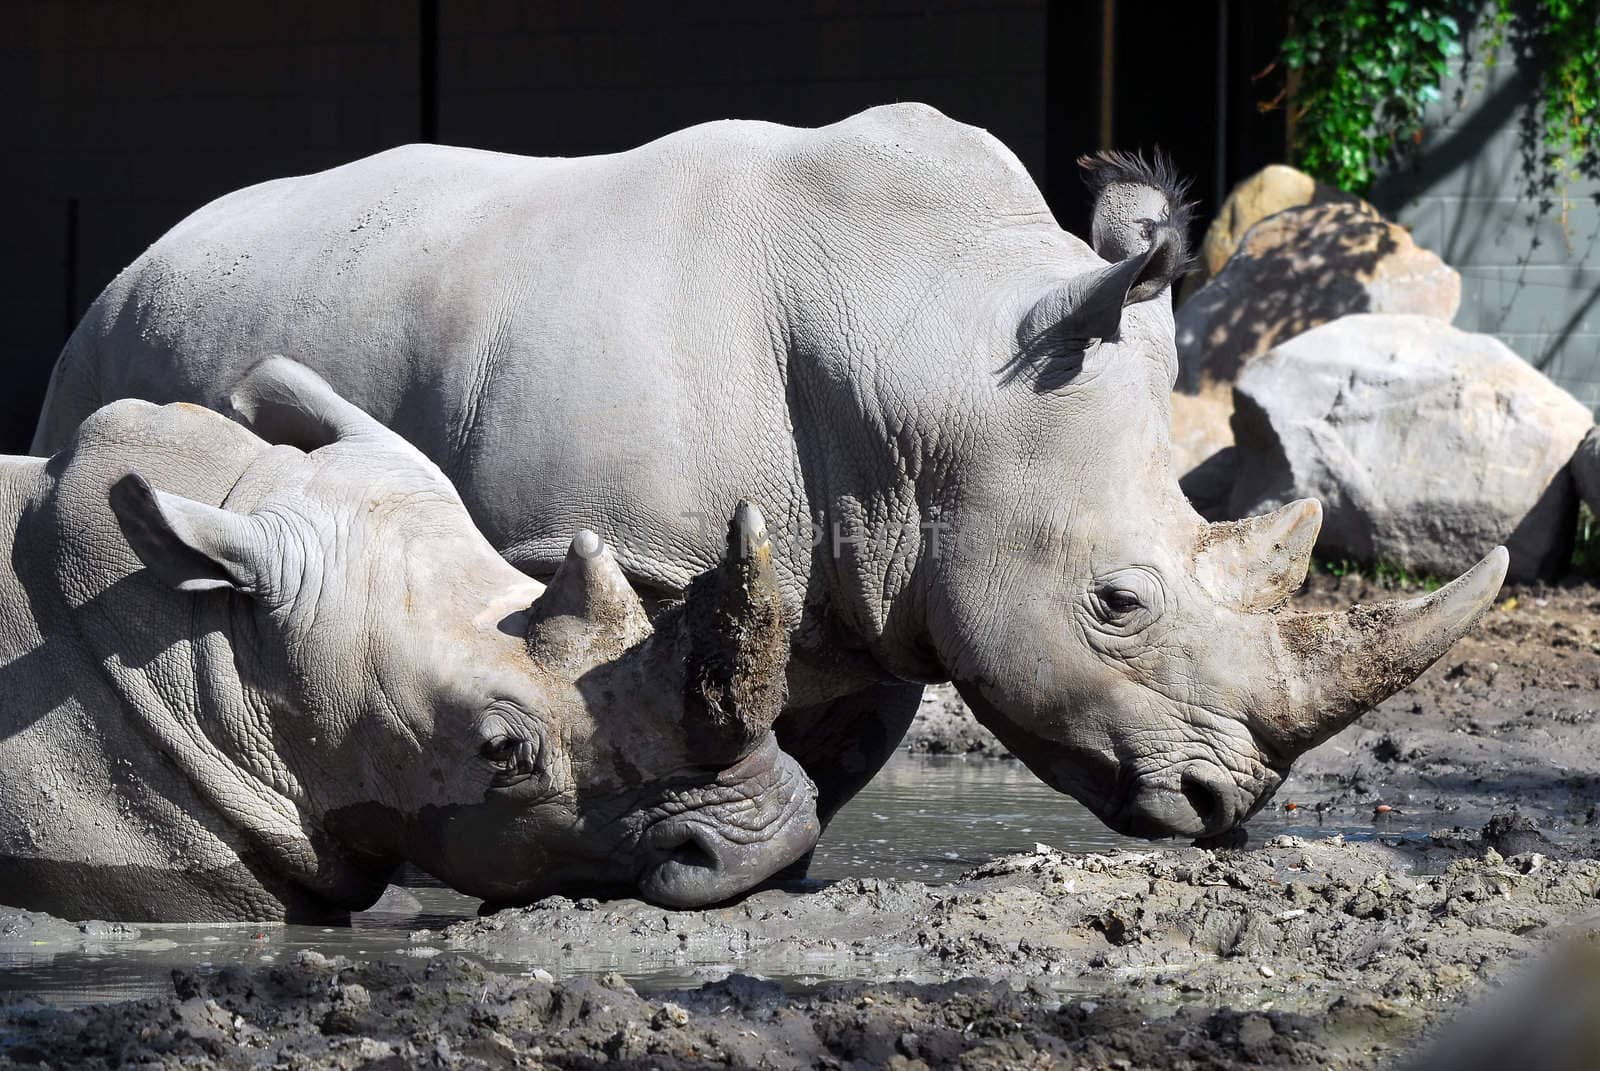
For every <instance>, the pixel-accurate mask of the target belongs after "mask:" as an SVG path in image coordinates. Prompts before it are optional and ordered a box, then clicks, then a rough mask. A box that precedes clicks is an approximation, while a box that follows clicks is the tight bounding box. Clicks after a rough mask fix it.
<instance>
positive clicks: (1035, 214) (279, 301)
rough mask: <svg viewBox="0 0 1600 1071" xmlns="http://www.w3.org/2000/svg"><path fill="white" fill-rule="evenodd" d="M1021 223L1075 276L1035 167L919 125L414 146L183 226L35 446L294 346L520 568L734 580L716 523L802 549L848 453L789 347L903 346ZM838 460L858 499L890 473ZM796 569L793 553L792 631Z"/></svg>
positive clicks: (200, 397)
mask: <svg viewBox="0 0 1600 1071" xmlns="http://www.w3.org/2000/svg"><path fill="white" fill-rule="evenodd" d="M1023 223H1029V224H1036V225H1037V226H1038V227H1039V228H1041V230H1040V234H1041V235H1043V236H1045V237H1046V238H1047V239H1048V240H1047V241H1046V243H1045V245H1040V244H1039V243H1037V242H1035V243H1034V247H1035V248H1039V249H1041V250H1043V251H1044V253H1046V254H1048V255H1052V256H1053V255H1055V254H1053V253H1050V248H1051V247H1052V246H1053V244H1055V243H1056V242H1057V238H1058V237H1064V236H1061V234H1060V232H1059V230H1057V229H1056V228H1055V226H1054V223H1053V221H1052V220H1051V219H1050V216H1049V213H1048V211H1047V210H1046V209H1045V208H1044V205H1043V202H1042V200H1041V199H1040V198H1039V195H1038V192H1037V189H1036V188H1035V187H1034V186H1033V184H1032V182H1031V181H1030V180H1029V179H1028V176H1027V174H1026V172H1025V171H1024V170H1023V169H1022V168H1021V166H1020V164H1018V163H1017V161H1016V158H1015V157H1014V156H1013V155H1012V154H1011V153H1010V152H1009V151H1007V150H1005V149H1004V147H1003V146H1000V145H999V143H998V142H996V141H994V139H993V138H990V137H989V136H988V135H987V134H985V133H983V132H982V131H979V130H976V129H974V128H972V127H968V126H965V125H963V124H960V123H955V122H952V121H951V120H948V119H946V118H945V117H943V116H941V115H939V114H938V113H937V112H935V111H933V110H932V109H929V108H925V107H922V106H917V105H897V106H891V107H885V108H879V109H873V110H872V111H869V112H865V113H862V114H861V115H858V116H855V117H852V118H850V119H848V120H845V121H843V122H841V123H837V124H834V125H833V126H831V127H823V128H820V129H816V130H803V129H794V128H788V127H781V126H776V125H772V124H767V123H754V122H720V123H711V124H706V125H704V126H700V127H694V128H691V129H689V130H686V131H682V132H679V133H677V134H673V135H669V136H668V137H665V138H662V139H660V140H659V141H656V142H652V143H650V144H649V145H645V146H643V147H641V148H638V149H635V150H632V151H630V152H627V153H621V154H617V155H613V156H599V157H587V158H580V159H571V160H558V159H536V158H528V157H518V156H508V155H502V154H497V153H489V152H480V151H475V150H467V149H455V148H445V147H438V146H425V145H415V146H407V147H403V148H399V149H394V150H391V151H389V152H385V153H381V154H379V155H377V156H373V157H370V158H367V159H364V160H359V161H356V162H354V163H352V164H349V165H346V166H344V167H339V168H335V169H333V170H330V171H325V172H321V173H318V174H313V175H307V176H303V177H298V178H289V179H282V180H277V181H273V182H268V183H264V184H262V185H259V186H255V187H251V188H249V189H245V190H241V191H239V192H237V193H234V194H231V195H228V196H226V197H223V198H221V199H220V200H218V201H216V202H213V203H212V204H210V205H207V206H206V207H204V208H202V209H200V210H199V211H197V212H196V213H194V214H193V215H192V216H190V217H189V218H188V219H186V220H184V221H183V222H181V223H180V224H178V225H177V226H176V227H175V228H173V230H172V231H171V232H169V233H168V234H167V235H166V236H165V237H163V238H162V239H161V240H160V241H158V242H157V243H156V244H155V245H154V246H153V247H152V248H151V249H150V250H149V251H148V252H147V253H146V254H145V255H144V256H142V257H141V258H140V259H139V260H138V261H136V262H135V263H134V264H133V265H131V266H130V267H129V268H128V269H127V270H126V271H125V272H124V273H123V274H122V275H121V276H119V277H118V278H117V280H116V281H114V282H113V283H112V285H111V286H110V287H109V288H108V289H107V290H106V292H105V293H104V294H103V295H102V296H101V297H100V299H99V300H98V301H97V302H96V303H95V305H94V307H93V308H92V309H91V311H90V313H89V314H88V316H87V317H86V318H85V320H84V322H83V323H82V324H81V325H80V327H79V329H78V331H77V332H76V333H75V335H74V336H73V338H72V340H71V341H70V342H69V344H68V346H67V349H66V351H65V353H64V354H63V356H62V359H61V361H60V363H59V365H58V369H57V373H56V377H55V379H54V381H53V383H52V387H51V396H50V398H49V399H48V400H47V403H46V412H45V416H44V420H43V423H42V424H41V427H40V431H39V435H38V438H37V439H36V441H35V450H36V452H37V451H42V450H49V449H51V448H52V447H53V446H55V445H57V444H58V443H59V441H60V439H61V437H62V435H63V434H64V433H65V432H66V431H67V430H69V429H70V427H71V426H72V425H73V424H74V423H75V422H76V421H77V420H78V419H81V417H82V416H83V415H84V413H85V412H87V411H88V410H89V409H90V408H92V406H93V405H94V404H97V403H99V402H101V401H104V400H106V399H109V398H114V397H120V396H135V397H145V398H150V399H152V400H157V401H165V400H173V399H180V398H181V399H187V400H192V401H198V402H201V403H203V404H210V405H215V404H217V403H219V402H220V401H221V395H222V394H223V392H225V390H226V389H227V385H228V384H229V383H231V382H232V381H233V380H234V379H235V378H237V375H238V373H240V372H242V371H243V370H244V369H245V368H246V367H248V365H250V364H251V363H252V362H254V361H255V360H257V359H259V358H260V357H261V356H263V355H265V354H268V353H273V352H281V353H285V354H288V355H289V356H293V357H296V358H298V359H300V360H302V361H304V362H305V363H307V364H309V365H311V366H312V367H314V368H315V369H317V370H318V371H319V372H321V373H322V374H323V375H324V377H326V378H327V379H328V380H329V381H330V382H331V383H332V384H333V386H334V387H335V388H336V389H337V390H339V391H340V392H341V393H343V394H345V395H346V396H347V397H349V398H351V399H352V400H353V401H355V402H357V403H358V404H360V405H361V406H362V407H363V408H365V409H367V410H368V411H369V412H371V413H373V415H375V416H377V417H378V418H379V419H380V420H383V421H385V422H386V423H388V424H390V425H391V426H392V427H394V428H395V429H396V430H397V431H399V432H400V433H401V434H403V435H405V436H406V437H407V438H408V439H410V440H411V441H412V442H414V443H416V444H417V445H418V446H419V447H421V448H422V449H423V450H424V451H425V452H426V453H427V454H429V456H431V457H432V458H433V459H434V460H435V461H437V462H438V463H439V464H440V465H441V466H442V467H443V468H444V469H445V471H446V472H447V473H448V474H449V475H450V476H451V477H452V478H453V479H454V480H455V481H456V483H457V485H458V486H459V488H460V490H461V493H462V497H463V499H464V500H465V501H466V503H467V505H468V507H469V509H471V511H472V512H473V515H474V519H475V520H476V521H477V522H478V524H479V525H480V526H481V527H482V528H483V529H484V531H485V534H486V535H487V536H488V537H489V538H490V540H491V542H493V543H494V545H495V546H496V547H497V548H498V549H500V550H501V551H502V552H503V553H505V554H506V555H507V557H509V558H510V559H511V560H512V561H513V562H514V563H516V564H517V565H519V566H520V567H522V568H524V569H526V570H528V571H530V572H533V573H535V574H539V573H543V572H547V571H549V570H553V568H554V567H555V565H556V564H557V563H558V562H559V559H560V557H561V554H562V553H563V551H564V549H565V546H566V542H567V540H569V539H570V538H571V534H572V532H573V530H575V529H576V528H578V527H581V526H590V527H600V528H602V529H604V530H605V531H606V534H607V535H609V536H612V537H614V538H618V537H620V539H619V541H620V542H621V543H622V546H621V547H620V548H619V550H620V557H621V560H622V561H623V564H624V565H625V566H626V567H627V568H628V570H629V572H630V574H632V575H633V576H634V578H635V579H637V580H643V581H646V582H655V583H657V584H658V585H659V586H660V587H661V588H663V589H666V590H669V591H677V590H681V589H682V588H683V587H684V586H685V584H686V583H687V581H688V579H689V578H690V577H691V576H693V575H694V574H696V573H697V572H699V571H701V570H703V569H704V568H707V567H709V566H710V565H711V564H712V563H713V562H714V561H715V560H716V556H717V553H718V549H719V547H720V544H721V533H720V531H718V527H719V526H718V525H717V524H716V523H715V522H711V523H708V522H707V520H706V519H705V518H706V517H710V518H718V517H721V516H724V515H726V513H727V512H728V511H729V510H731V509H732V507H733V504H734V503H735V502H736V501H737V500H738V499H739V498H741V497H746V496H748V497H753V498H755V499H756V500H757V501H760V502H761V503H762V504H763V506H764V508H765V509H766V510H767V513H768V519H769V522H770V523H772V524H774V525H776V526H778V527H779V528H780V529H783V530H786V531H795V530H799V529H800V527H801V525H802V524H804V523H805V522H807V521H809V520H810V519H812V517H813V516H814V512H813V510H812V501H811V498H812V496H813V495H814V494H815V486H814V485H815V483H816V481H817V479H818V476H817V470H819V469H820V468H821V467H822V466H820V465H817V464H814V463H813V460H812V459H810V458H808V457H807V456H806V453H807V451H808V449H809V450H811V451H813V452H818V451H825V450H827V449H830V448H832V447H830V446H829V445H828V444H827V443H826V442H824V443H821V444H820V445H819V444H818V443H815V442H813V443H810V444H808V443H807V442H805V441H804V439H805V437H806V436H807V435H813V437H814V438H821V439H830V438H833V439H837V438H839V436H838V435H837V434H836V433H837V432H838V431H839V429H838V428H827V427H824V426H823V425H825V424H826V421H827V420H828V419H830V418H831V419H834V420H840V419H845V418H848V417H849V416H850V414H849V413H848V412H840V411H838V410H840V409H848V408H849V407H848V406H843V407H841V406H839V405H837V404H835V402H836V399H835V398H833V397H831V396H825V395H823V394H822V393H819V392H811V393H809V394H808V392H807V390H806V389H804V388H802V387H801V386H797V384H796V383H795V382H794V376H793V374H792V373H793V371H794V370H793V366H792V360H791V358H792V357H793V354H794V353H795V352H796V351H798V350H800V349H804V348H807V347H809V348H810V349H811V350H813V351H816V350H826V351H828V352H827V353H826V354H825V355H824V360H825V361H839V362H843V361H855V360H861V359H866V358H865V357H864V356H863V355H868V354H870V352H871V351H872V350H873V349H874V348H876V347H881V346H882V345H884V344H885V342H886V341H888V340H893V339H897V338H898V339H903V338H904V337H905V324H904V321H905V320H906V319H907V318H908V317H911V316H914V315H925V312H924V311H922V310H919V309H918V306H926V302H927V298H928V295H930V294H934V293H938V292H940V291H941V288H942V287H943V286H944V285H945V283H944V282H942V281H941V277H942V276H943V275H948V273H949V271H950V270H951V266H952V265H955V264H958V263H959V264H963V265H971V266H972V267H973V269H974V270H978V269H980V268H981V269H983V270H989V267H990V266H985V265H983V264H982V261H983V258H982V257H981V256H979V255H977V253H976V250H978V249H979V248H980V247H981V244H982V236H983V235H984V234H986V233H988V232H990V231H997V232H998V231H1003V232H1004V233H1006V234H1008V235H1014V234H1017V233H1019V227H1020V225H1021V224H1023ZM952 250H959V251H960V252H959V254H958V253H956V252H952ZM1002 260H1003V263H1004V264H1007V265H1009V264H1011V263H1012V262H1013V261H1014V260H1015V258H1014V257H1012V256H1010V254H1009V252H1008V254H1007V256H1006V257H1004V258H1002ZM913 310H917V311H913ZM941 315H942V314H941ZM819 340H820V341H819ZM819 375H821V376H824V377H826V376H832V377H834V378H835V379H836V380H837V379H841V378H843V379H850V378H860V379H861V380H867V379H870V376H861V377H855V376H854V373H852V372H850V371H848V370H846V371H843V372H841V371H840V369H839V367H830V368H827V369H825V370H824V371H823V372H821V373H819ZM829 389H832V388H831V387H830V388H829ZM843 389H844V390H845V391H846V392H848V391H850V390H854V389H856V387H855V386H854V385H853V384H847V385H846V386H845V387H844V388H843ZM806 405H810V406H811V408H812V410H813V411H811V412H802V413H800V414H799V416H800V417H801V418H802V419H800V420H796V419H795V418H794V417H793V416H792V412H793V410H794V409H796V408H797V407H800V408H804V407H805V406H806ZM819 409H820V410H821V411H820V412H817V411H815V410H819ZM797 425H799V426H800V430H799V431H797V430H796V427H797ZM810 425H816V426H817V427H818V428H820V429H821V430H820V431H813V430H811V426H810ZM849 434H852V435H859V434H864V433H863V432H861V431H860V429H859V428H852V429H850V431H849ZM848 449H849V450H852V451H853V456H851V457H849V458H847V459H846V461H847V464H846V465H845V466H844V468H846V469H848V470H850V474H851V476H852V478H856V477H859V479H860V480H862V481H864V482H869V483H870V482H871V481H872V480H874V479H877V478H878V477H877V475H876V473H875V470H874V471H867V470H865V469H860V467H859V463H860V462H863V461H864V460H865V458H864V457H863V456H862V455H863V453H864V451H863V449H862V448H858V447H856V446H854V445H852V446H850V447H848ZM870 452H871V453H873V454H880V453H882V452H883V451H882V449H881V448H880V447H871V448H870ZM875 490H877V489H875V488H867V489H864V490H862V491H860V492H858V491H856V490H852V491H851V493H852V494H858V493H866V492H868V491H875ZM803 559H804V555H803V554H802V555H800V556H799V557H798V558H794V559H788V558H786V559H785V560H783V561H780V562H779V568H778V572H779V582H780V585H781V586H782V587H783V588H784V592H785V602H786V604H787V605H788V606H789V607H790V608H791V610H793V609H794V608H796V607H798V605H799V603H800V600H801V597H802V594H803V592H804V590H805V585H806V577H805V576H804V575H803V574H804V572H805V571H806V570H807V569H808V568H809V563H808V562H807V561H805V560H803Z"/></svg>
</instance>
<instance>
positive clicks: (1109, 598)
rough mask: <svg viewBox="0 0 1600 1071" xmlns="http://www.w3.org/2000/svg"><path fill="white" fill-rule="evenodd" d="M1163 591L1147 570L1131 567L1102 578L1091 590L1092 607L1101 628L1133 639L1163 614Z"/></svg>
mask: <svg viewBox="0 0 1600 1071" xmlns="http://www.w3.org/2000/svg"><path fill="white" fill-rule="evenodd" d="M1162 602H1163V597H1162V589H1161V584H1160V582H1159V580H1158V579H1157V578H1156V577H1155V576H1154V575H1153V574H1152V573H1151V572H1150V571H1149V570H1147V569H1143V568H1139V567H1130V568H1126V569H1119V570H1118V571H1117V572H1116V573H1114V574H1113V575H1111V576H1106V577H1102V578H1101V579H1100V580H1099V581H1098V582H1097V583H1095V585H1094V586H1093V587H1091V588H1090V589H1089V605H1090V607H1091V608H1092V610H1093V612H1094V616H1095V617H1096V618H1097V619H1099V621H1100V623H1101V625H1102V626H1103V627H1104V628H1105V629H1107V630H1108V631H1110V632H1111V633H1113V634H1115V635H1132V634H1134V633H1136V632H1139V631H1140V630H1142V629H1143V628H1144V627H1145V626H1147V625H1149V624H1150V623H1151V622H1152V621H1154V620H1155V619H1156V618H1157V617H1159V616H1160V614H1161V608H1162Z"/></svg>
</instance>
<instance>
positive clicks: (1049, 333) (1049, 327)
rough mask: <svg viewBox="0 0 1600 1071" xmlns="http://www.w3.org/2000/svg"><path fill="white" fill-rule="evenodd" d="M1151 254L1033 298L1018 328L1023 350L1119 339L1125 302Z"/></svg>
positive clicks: (1033, 352) (1054, 351)
mask: <svg viewBox="0 0 1600 1071" xmlns="http://www.w3.org/2000/svg"><path fill="white" fill-rule="evenodd" d="M1149 256H1150V254H1149V253H1148V252H1146V253H1140V254H1138V255H1136V256H1132V257H1129V258H1128V259H1127V260H1124V261H1120V262H1118V263H1116V264H1112V265H1109V266H1108V267H1104V268H1097V269H1095V270H1094V271H1087V272H1084V273H1082V274H1081V275H1076V276H1074V277H1073V278H1071V279H1069V280H1068V281H1066V282H1065V283H1060V284H1058V285H1057V286H1055V287H1053V288H1052V289H1051V290H1050V291H1049V292H1048V293H1046V294H1045V295H1044V296H1043V297H1041V298H1040V299H1039V300H1038V301H1036V302H1034V304H1033V308H1031V309H1029V310H1028V314H1027V315H1026V316H1025V317H1023V319H1022V326H1021V327H1020V328H1019V329H1018V330H1017V341H1018V342H1019V343H1020V344H1021V347H1022V352H1023V353H1025V354H1028V355H1029V356H1033V357H1041V356H1055V355H1058V354H1060V353H1063V352H1066V351H1069V350H1081V349H1083V348H1084V347H1085V346H1087V345H1088V344H1089V342H1090V340H1098V339H1105V338H1115V337H1116V336H1117V334H1118V332H1120V331H1121V330H1122V307H1123V305H1125V304H1126V303H1127V301H1128V292H1129V290H1130V289H1131V288H1132V287H1133V285H1134V284H1135V283H1136V282H1137V281H1138V280H1139V277H1140V274H1141V273H1142V272H1143V271H1144V267H1145V263H1146V262H1147V261H1148V260H1149Z"/></svg>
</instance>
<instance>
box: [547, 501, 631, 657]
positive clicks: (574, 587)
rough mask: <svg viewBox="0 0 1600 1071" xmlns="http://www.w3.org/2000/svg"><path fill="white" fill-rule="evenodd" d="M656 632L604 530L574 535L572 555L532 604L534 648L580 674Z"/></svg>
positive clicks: (569, 549)
mask: <svg viewBox="0 0 1600 1071" xmlns="http://www.w3.org/2000/svg"><path fill="white" fill-rule="evenodd" d="M649 634H650V618H649V617H648V615H647V614H646V613H645V609H644V605H643V603H641V602H640V601H639V596H638V595H637V594H636V593H635V592H634V590H633V587H632V585H630V584H629V583H628V578H627V577H626V576H624V575H623V573H622V567H621V566H619V565H618V564H617V559H616V556H615V555H614V554H612V553H611V548H609V547H607V546H606V544H605V541H604V540H603V539H601V538H600V536H599V535H597V534H595V533H594V532H591V531H589V530H588V529H587V528H585V529H583V530H582V531H580V532H578V534H577V535H575V536H573V537H572V545H571V547H569V548H568V550H567V557H566V559H565V560H564V561H563V562H562V563H561V567H560V568H559V569H557V570H556V575H555V576H553V577H551V578H550V584H549V586H547V587H546V588H545V590H544V592H543V594H541V595H540V596H539V597H538V598H537V599H535V600H534V602H533V605H532V606H531V607H529V609H528V631H527V643H528V651H529V653H530V654H532V655H534V656H535V657H536V658H538V659H540V660H541V661H543V662H546V663H548V664H550V665H552V666H558V667H561V668H564V669H566V670H567V671H569V672H571V673H574V674H576V673H579V672H581V671H583V670H585V669H588V668H590V667H592V666H595V665H598V664H599V663H601V662H605V661H609V660H610V659H612V658H614V657H616V656H617V655H618V654H621V653H622V651H624V650H626V649H627V648H628V647H630V646H632V645H633V644H634V643H636V642H638V641H639V640H641V639H643V638H644V637H645V636H648V635H649Z"/></svg>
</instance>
